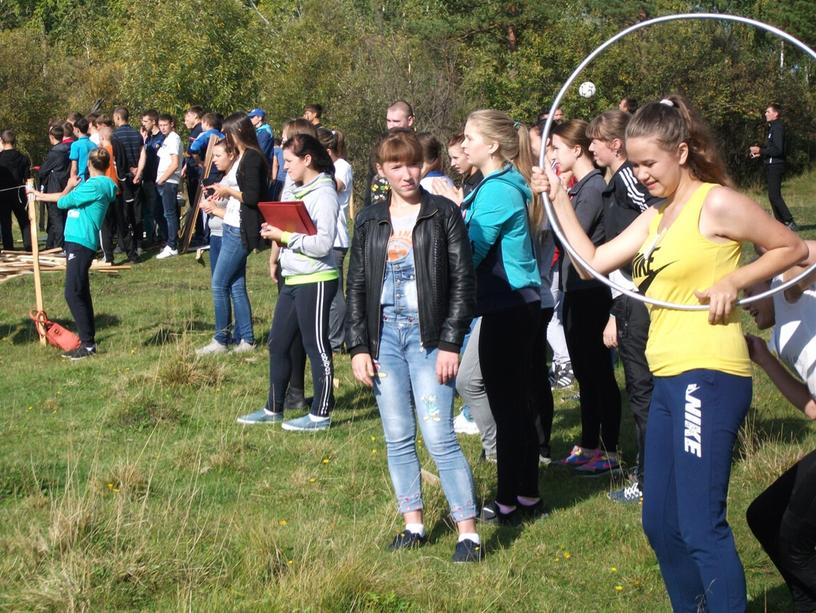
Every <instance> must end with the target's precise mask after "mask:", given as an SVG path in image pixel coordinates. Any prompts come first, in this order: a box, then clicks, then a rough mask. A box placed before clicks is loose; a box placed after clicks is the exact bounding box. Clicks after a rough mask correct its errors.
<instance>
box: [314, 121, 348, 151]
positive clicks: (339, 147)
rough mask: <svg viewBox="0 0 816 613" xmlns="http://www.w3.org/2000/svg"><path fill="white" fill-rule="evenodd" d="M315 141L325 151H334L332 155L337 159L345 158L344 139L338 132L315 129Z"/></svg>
mask: <svg viewBox="0 0 816 613" xmlns="http://www.w3.org/2000/svg"><path fill="white" fill-rule="evenodd" d="M317 140H319V141H320V144H321V145H323V146H324V147H325V148H326V150H327V151H329V150H331V151H334V155H336V156H337V157H339V158H345V157H346V137H345V136H344V135H343V133H342V132H341V131H340V130H329V129H327V128H318V129H317Z"/></svg>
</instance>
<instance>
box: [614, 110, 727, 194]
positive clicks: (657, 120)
mask: <svg viewBox="0 0 816 613" xmlns="http://www.w3.org/2000/svg"><path fill="white" fill-rule="evenodd" d="M626 138H627V139H630V138H653V139H655V140H656V141H657V143H658V145H659V146H660V147H661V148H662V149H665V150H666V151H674V150H675V149H676V148H677V147H678V146H679V145H680V143H686V144H687V145H688V158H687V159H686V164H687V165H688V168H689V171H690V172H691V174H692V175H693V176H694V177H695V178H697V179H699V180H700V181H704V182H706V183H719V184H721V185H727V186H729V187H730V186H732V182H731V178H730V177H729V176H728V171H727V170H726V166H725V162H724V161H723V158H722V156H721V155H720V152H719V149H718V147H717V143H716V141H715V140H714V136H713V135H712V133H711V129H710V128H709V127H708V125H707V124H706V123H705V122H704V121H703V119H702V118H701V117H700V116H699V115H698V114H697V111H695V110H694V109H693V108H692V107H691V106H690V105H689V103H688V102H687V101H686V99H685V98H683V97H682V96H679V95H671V96H668V97H667V98H664V99H663V100H662V101H660V102H650V103H649V104H647V105H645V106H642V107H641V108H639V109H638V111H637V112H636V113H635V115H634V117H632V119H631V121H630V122H629V125H628V126H627V127H626Z"/></svg>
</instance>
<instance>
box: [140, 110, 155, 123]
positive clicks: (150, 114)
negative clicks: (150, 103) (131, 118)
mask: <svg viewBox="0 0 816 613" xmlns="http://www.w3.org/2000/svg"><path fill="white" fill-rule="evenodd" d="M142 117H150V119H152V120H153V121H154V122H156V121H158V120H159V112H158V111H157V110H156V109H148V110H146V111H145V112H144V113H142Z"/></svg>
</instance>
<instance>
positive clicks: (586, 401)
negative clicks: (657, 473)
mask: <svg viewBox="0 0 816 613" xmlns="http://www.w3.org/2000/svg"><path fill="white" fill-rule="evenodd" d="M611 306H612V294H611V293H610V292H609V289H608V288H606V287H593V288H589V289H582V290H575V291H569V292H565V293H564V334H565V335H566V337H567V348H568V349H569V354H570V358H571V360H572V371H573V372H574V373H575V378H576V379H577V380H578V391H579V393H580V397H581V447H583V448H585V449H598V448H600V447H601V446H603V448H604V449H605V450H606V451H608V452H614V451H617V448H618V436H619V435H620V421H621V397H620V390H618V383H617V382H616V381H615V371H614V369H613V368H612V353H611V352H610V351H609V349H608V348H607V347H606V346H605V345H604V344H603V330H604V327H605V326H606V323H607V321H609V309H610V307H611Z"/></svg>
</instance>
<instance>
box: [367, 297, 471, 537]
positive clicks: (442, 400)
mask: <svg viewBox="0 0 816 613" xmlns="http://www.w3.org/2000/svg"><path fill="white" fill-rule="evenodd" d="M389 310H390V309H389ZM437 353H438V352H437V349H436V348H434V349H428V348H424V347H422V345H421V343H420V335H419V321H418V320H417V318H416V317H410V316H408V317H406V316H405V315H400V316H397V317H395V318H394V317H392V318H389V317H388V316H387V315H384V316H383V324H382V336H381V340H380V355H379V358H378V360H377V367H378V374H377V376H376V377H375V379H374V396H375V398H376V399H377V406H378V407H379V410H380V417H381V418H382V424H383V432H384V433H385V444H386V450H387V453H388V470H389V472H390V473H391V481H392V483H393V484H394V490H395V492H396V495H397V504H398V506H399V511H400V513H408V512H409V511H417V510H419V509H422V492H421V489H420V486H421V477H420V467H419V458H418V457H417V451H416V422H417V420H418V421H419V427H420V430H421V431H422V437H423V439H424V441H425V448H426V449H427V450H428V452H429V453H430V454H431V457H433V459H434V462H435V463H436V467H437V470H438V471H439V479H440V481H441V483H442V490H443V491H444V492H445V497H446V498H447V499H448V505H449V506H450V511H451V516H452V517H453V519H454V521H457V522H460V521H464V520H466V519H472V518H474V517H476V498H475V494H474V487H473V475H472V474H471V472H470V466H469V465H468V463H467V460H465V455H464V454H463V453H462V448H461V447H460V446H459V441H457V440H456V435H455V434H454V433H453V393H454V387H453V384H454V382H453V381H449V382H448V383H446V384H445V385H441V384H440V383H439V381H438V380H437V378H436V356H437Z"/></svg>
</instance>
